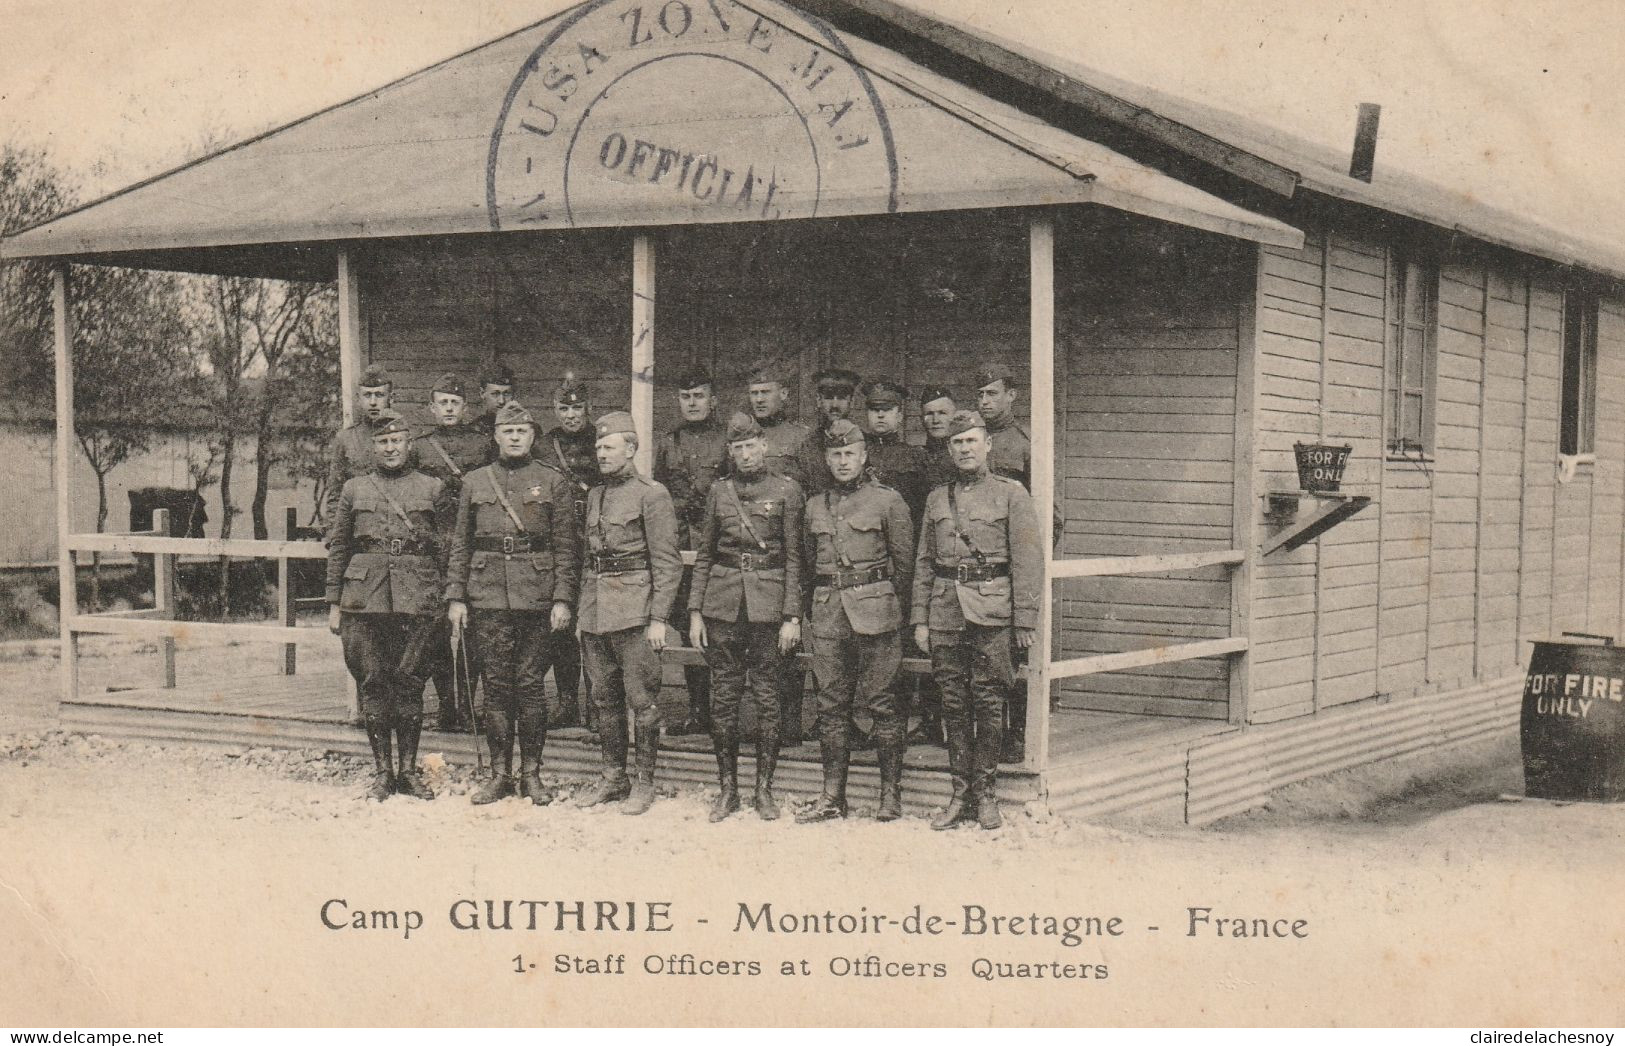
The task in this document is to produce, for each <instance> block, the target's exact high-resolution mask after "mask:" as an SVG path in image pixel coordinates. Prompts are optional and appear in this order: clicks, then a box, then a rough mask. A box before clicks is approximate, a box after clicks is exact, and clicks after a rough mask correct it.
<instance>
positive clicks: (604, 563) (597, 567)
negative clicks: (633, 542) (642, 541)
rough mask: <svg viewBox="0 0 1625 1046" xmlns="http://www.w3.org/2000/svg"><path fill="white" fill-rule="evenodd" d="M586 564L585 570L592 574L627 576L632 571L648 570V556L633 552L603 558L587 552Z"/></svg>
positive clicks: (645, 553) (644, 553)
mask: <svg viewBox="0 0 1625 1046" xmlns="http://www.w3.org/2000/svg"><path fill="white" fill-rule="evenodd" d="M586 564H587V569H588V570H590V571H592V572H593V573H594V574H629V573H631V572H632V571H634V570H648V569H649V554H648V553H647V552H633V553H631V554H630V555H625V556H604V555H600V554H598V553H596V552H589V553H587V557H586Z"/></svg>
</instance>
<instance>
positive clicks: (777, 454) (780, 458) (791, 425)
mask: <svg viewBox="0 0 1625 1046" xmlns="http://www.w3.org/2000/svg"><path fill="white" fill-rule="evenodd" d="M761 424H762V436H763V438H764V439H766V440H767V467H768V470H769V471H771V472H777V473H778V474H779V475H781V476H785V477H788V478H789V479H793V480H795V481H796V482H797V483H799V484H800V485H801V489H802V490H806V489H807V484H808V482H809V481H810V480H811V479H812V478H813V476H810V475H808V472H807V467H806V461H805V459H804V457H803V455H804V454H805V452H806V446H807V442H808V440H809V439H810V438H811V437H812V429H809V428H808V427H807V426H805V425H803V424H802V423H801V422H799V421H786V420H785V419H784V418H783V417H782V416H781V417H778V418H770V419H768V420H767V421H764V422H762V423H761ZM813 475H814V476H815V475H816V473H814V474H813Z"/></svg>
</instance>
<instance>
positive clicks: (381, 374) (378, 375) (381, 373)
mask: <svg viewBox="0 0 1625 1046" xmlns="http://www.w3.org/2000/svg"><path fill="white" fill-rule="evenodd" d="M394 384H395V382H394V380H393V379H391V378H390V376H389V371H387V370H385V369H384V368H382V367H380V366H379V365H378V364H376V363H374V364H372V365H371V366H369V367H368V368H367V369H366V370H364V371H362V372H361V380H360V381H357V382H356V383H355V385H356V388H358V389H382V388H388V387H390V386H392V385H394Z"/></svg>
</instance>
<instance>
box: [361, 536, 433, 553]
mask: <svg viewBox="0 0 1625 1046" xmlns="http://www.w3.org/2000/svg"><path fill="white" fill-rule="evenodd" d="M355 550H356V552H357V553H361V552H383V553H385V554H387V555H391V556H432V555H434V554H435V553H436V552H437V551H439V548H438V546H436V545H435V543H434V542H432V541H418V540H415V539H413V538H357V539H356V543H355Z"/></svg>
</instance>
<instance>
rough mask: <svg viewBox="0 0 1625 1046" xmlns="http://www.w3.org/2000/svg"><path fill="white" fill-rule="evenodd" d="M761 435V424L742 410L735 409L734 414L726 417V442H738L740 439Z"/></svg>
mask: <svg viewBox="0 0 1625 1046" xmlns="http://www.w3.org/2000/svg"><path fill="white" fill-rule="evenodd" d="M760 435H762V426H761V425H760V424H759V423H758V422H757V421H756V419H755V418H753V417H751V416H750V415H749V414H746V413H745V412H743V411H735V412H734V416H733V417H731V418H729V419H728V442H729V443H738V442H739V441H740V440H742V439H755V438H756V437H757V436H760Z"/></svg>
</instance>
